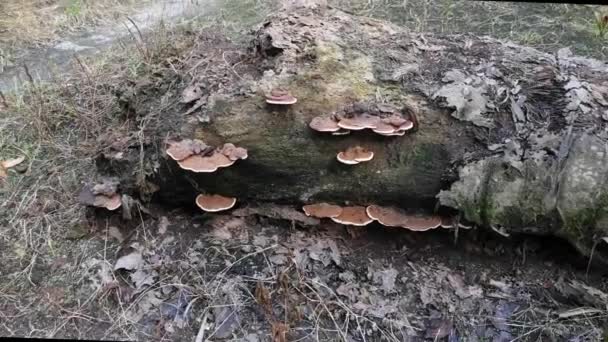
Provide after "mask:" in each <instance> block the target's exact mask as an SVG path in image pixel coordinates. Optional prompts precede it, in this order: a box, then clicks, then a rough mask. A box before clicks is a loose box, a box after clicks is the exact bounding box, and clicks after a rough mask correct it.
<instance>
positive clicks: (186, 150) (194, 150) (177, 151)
mask: <svg viewBox="0 0 608 342" xmlns="http://www.w3.org/2000/svg"><path fill="white" fill-rule="evenodd" d="M168 144H169V148H168V149H167V151H166V152H167V155H168V156H169V157H171V159H173V160H175V161H180V160H184V159H186V158H188V157H190V156H192V155H194V154H199V153H201V152H204V151H205V150H207V149H209V146H207V144H205V143H204V142H202V141H201V140H198V139H184V140H182V141H169V142H168Z"/></svg>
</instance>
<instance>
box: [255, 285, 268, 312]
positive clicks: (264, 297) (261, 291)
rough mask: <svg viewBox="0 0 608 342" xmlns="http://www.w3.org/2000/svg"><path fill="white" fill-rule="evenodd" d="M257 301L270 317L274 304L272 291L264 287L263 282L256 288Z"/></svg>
mask: <svg viewBox="0 0 608 342" xmlns="http://www.w3.org/2000/svg"><path fill="white" fill-rule="evenodd" d="M255 300H256V301H257V303H258V305H260V306H261V307H262V308H264V312H266V314H268V315H272V303H271V302H270V291H268V289H267V288H266V286H264V283H262V282H261V281H259V282H258V284H257V286H256V288H255Z"/></svg>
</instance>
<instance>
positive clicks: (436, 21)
mask: <svg viewBox="0 0 608 342" xmlns="http://www.w3.org/2000/svg"><path fill="white" fill-rule="evenodd" d="M330 3H331V4H333V5H335V6H337V7H339V8H345V9H349V10H352V11H354V12H356V13H359V14H362V15H366V16H371V17H376V18H382V19H387V20H391V21H393V22H396V23H398V24H401V25H405V26H407V27H409V28H410V29H412V30H415V31H418V32H436V33H446V34H452V33H471V34H476V35H489V36H492V37H495V38H500V39H508V40H512V41H514V42H517V43H521V44H527V45H532V46H535V47H537V48H540V49H543V50H545V51H549V52H555V51H557V49H559V48H562V47H564V46H570V47H571V48H572V49H573V51H575V52H576V53H578V54H582V55H589V56H593V57H596V58H600V59H606V58H607V57H608V45H607V44H606V37H602V36H600V35H598V27H597V25H596V16H595V13H596V12H602V13H603V12H605V11H606V10H608V6H593V5H572V4H549V3H546V4H545V3H525V2H519V3H513V2H501V1H451V0H442V1H434V0H354V1H351V0H331V1H330Z"/></svg>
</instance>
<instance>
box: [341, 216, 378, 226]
mask: <svg viewBox="0 0 608 342" xmlns="http://www.w3.org/2000/svg"><path fill="white" fill-rule="evenodd" d="M331 220H332V221H334V222H336V223H339V224H344V225H347V226H357V227H363V226H367V225H368V224H370V223H372V222H374V220H372V219H369V220H368V221H365V222H350V221H342V220H340V219H338V218H336V217H332V218H331Z"/></svg>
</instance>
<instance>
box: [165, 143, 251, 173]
mask: <svg viewBox="0 0 608 342" xmlns="http://www.w3.org/2000/svg"><path fill="white" fill-rule="evenodd" d="M166 152H167V155H169V156H170V157H171V158H172V159H173V160H175V161H177V163H178V164H179V166H180V167H181V168H182V169H184V170H188V171H193V172H215V171H217V169H219V168H221V167H228V166H231V165H232V164H234V163H235V162H236V161H237V160H239V159H247V150H246V149H244V148H242V147H237V146H235V145H234V144H231V143H226V144H224V145H223V146H222V147H220V148H216V149H215V150H213V148H212V147H210V146H208V145H207V144H205V143H204V142H202V141H201V140H197V139H194V140H191V139H184V140H182V141H179V142H174V141H172V142H169V148H168V149H167V151H166Z"/></svg>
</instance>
